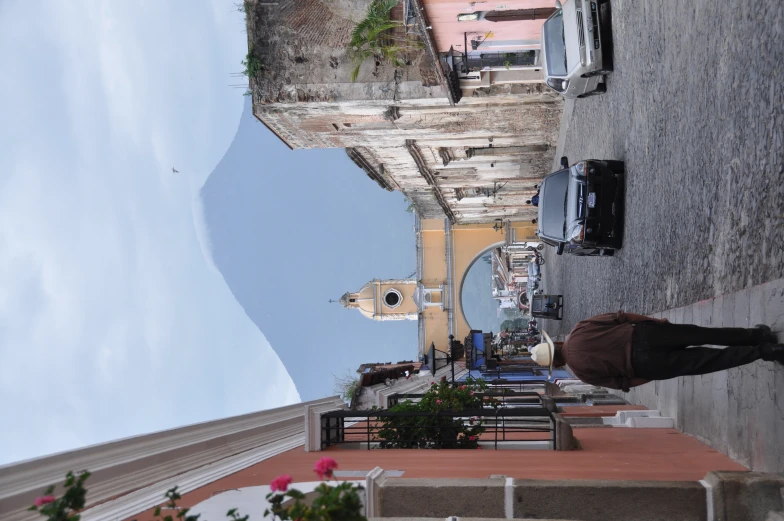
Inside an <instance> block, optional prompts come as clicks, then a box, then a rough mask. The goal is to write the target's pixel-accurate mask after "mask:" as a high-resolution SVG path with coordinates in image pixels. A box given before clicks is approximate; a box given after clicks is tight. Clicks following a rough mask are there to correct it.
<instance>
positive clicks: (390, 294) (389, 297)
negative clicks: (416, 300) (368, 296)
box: [383, 288, 403, 309]
mask: <svg viewBox="0 0 784 521" xmlns="http://www.w3.org/2000/svg"><path fill="white" fill-rule="evenodd" d="M383 299H384V305H385V306H386V307H388V308H389V309H395V308H396V307H398V306H399V305H400V303H401V302H403V295H401V294H400V292H399V291H398V290H396V289H395V288H390V289H388V290H386V291H385V292H384V297H383Z"/></svg>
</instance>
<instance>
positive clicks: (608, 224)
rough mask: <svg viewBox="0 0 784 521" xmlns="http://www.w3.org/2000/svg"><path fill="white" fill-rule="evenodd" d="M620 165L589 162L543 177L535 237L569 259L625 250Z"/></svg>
mask: <svg viewBox="0 0 784 521" xmlns="http://www.w3.org/2000/svg"><path fill="white" fill-rule="evenodd" d="M623 173H624V164H623V161H607V160H604V161H599V160H595V159H589V160H586V161H580V162H579V163H575V164H574V165H572V166H571V167H570V166H569V160H568V159H567V158H566V157H562V158H561V170H558V171H557V172H553V173H552V174H549V175H548V176H547V177H545V178H544V181H542V188H541V194H542V196H541V199H540V202H539V219H538V223H539V238H540V239H541V240H542V241H544V242H545V243H546V244H548V245H550V246H553V247H555V248H557V253H558V255H561V254H562V253H563V252H566V253H569V254H572V255H605V256H609V255H613V254H614V253H615V250H617V249H620V248H621V247H622V246H623V237H622V236H623V192H624V190H623V187H624V183H623Z"/></svg>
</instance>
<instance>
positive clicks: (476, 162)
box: [247, 0, 562, 223]
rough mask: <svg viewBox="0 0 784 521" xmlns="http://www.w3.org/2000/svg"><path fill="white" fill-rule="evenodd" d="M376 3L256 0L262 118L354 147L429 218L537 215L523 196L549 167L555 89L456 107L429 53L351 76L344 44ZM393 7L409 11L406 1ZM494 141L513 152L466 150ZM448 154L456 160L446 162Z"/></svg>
mask: <svg viewBox="0 0 784 521" xmlns="http://www.w3.org/2000/svg"><path fill="white" fill-rule="evenodd" d="M369 3H370V0H282V1H280V2H278V5H276V6H262V5H260V0H250V8H249V13H248V24H247V25H248V42H249V48H250V49H252V52H253V53H254V54H255V56H256V57H257V58H259V59H260V60H261V62H262V63H263V64H264V67H265V68H264V70H263V72H262V73H261V74H260V75H259V76H258V77H256V78H253V79H252V80H251V88H252V93H253V107H254V114H255V115H256V117H258V118H259V119H260V120H261V121H262V122H263V123H264V124H265V125H267V126H268V127H269V128H270V129H271V130H272V131H273V132H275V133H276V134H277V135H278V136H279V137H280V138H281V139H282V140H283V141H285V142H286V143H287V144H289V146H291V147H292V148H335V147H342V148H347V149H349V150H347V152H348V154H349V157H350V158H351V159H352V161H354V162H355V163H356V164H357V165H358V166H359V167H360V168H362V169H363V170H364V171H365V172H366V174H367V175H368V176H369V177H371V178H372V179H374V180H375V181H376V182H377V183H378V184H379V185H380V186H381V187H382V188H384V189H387V190H389V189H393V190H400V191H401V192H403V193H404V194H405V195H406V197H408V199H409V200H410V201H412V202H413V203H414V204H415V206H416V208H417V210H418V212H419V214H420V215H421V216H422V217H424V218H443V217H444V216H445V215H446V216H447V217H449V218H450V219H451V220H453V221H454V222H458V223H473V222H488V221H493V220H496V219H514V220H522V219H528V218H532V217H533V215H534V214H535V212H534V211H533V209H532V207H528V206H526V205H525V200H527V199H530V197H531V196H532V195H533V194H534V192H535V190H534V188H533V186H534V184H536V183H537V182H538V181H539V180H540V179H541V178H542V177H543V176H544V175H546V174H547V173H548V172H549V167H550V164H551V163H552V159H553V153H554V148H555V142H556V140H557V129H558V125H559V122H560V117H561V111H562V102H561V99H560V97H559V96H558V95H557V94H555V93H553V92H552V91H550V90H549V89H547V88H546V87H545V86H544V85H541V84H523V85H499V86H493V87H490V88H488V89H481V90H478V91H475V92H474V95H473V96H471V97H469V98H464V99H463V100H461V102H460V103H459V104H458V105H456V106H450V104H449V101H448V100H447V98H446V93H445V91H444V89H443V88H442V87H441V86H440V85H434V82H435V80H434V78H436V76H437V75H436V73H435V68H434V67H435V66H434V64H432V63H431V62H430V61H429V60H430V59H429V57H428V56H427V55H426V53H425V52H424V51H421V52H420V51H417V52H415V53H412V54H411V55H410V56H409V59H410V65H409V66H407V67H404V68H401V69H397V70H395V69H394V68H393V67H391V66H390V65H389V64H386V63H383V62H382V63H367V64H364V65H363V67H362V69H361V70H360V74H359V77H358V79H357V81H356V82H351V81H350V76H351V71H352V69H353V68H354V64H352V62H351V60H350V59H349V58H348V56H347V54H346V50H345V48H346V44H347V43H348V41H349V39H350V35H351V31H352V30H353V27H354V26H355V24H356V22H357V21H358V20H360V19H362V18H363V17H364V15H365V12H366V10H367V6H368V4H369ZM395 9H396V10H399V11H400V13H398V14H395V13H396V11H395V12H393V14H395V16H402V7H401V5H399V6H398V7H397V8H395ZM370 61H371V62H373V60H370ZM490 146H496V147H501V148H506V151H505V152H504V153H499V154H495V155H492V156H488V155H487V154H486V153H485V155H483V154H482V153H479V154H477V155H476V156H474V157H468V150H469V149H470V148H477V149H484V148H488V147H490ZM514 147H518V148H514ZM519 147H531V148H530V150H529V151H528V152H526V151H525V150H523V149H521V148H519ZM412 151H415V152H412ZM444 154H446V155H447V156H449V157H452V158H453V159H454V161H452V162H451V164H443V157H442V156H443V155H444Z"/></svg>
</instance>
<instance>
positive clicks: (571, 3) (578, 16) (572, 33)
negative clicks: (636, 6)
mask: <svg viewBox="0 0 784 521" xmlns="http://www.w3.org/2000/svg"><path fill="white" fill-rule="evenodd" d="M606 1H607V0H563V2H560V1H559V0H556V3H555V5H556V7H557V8H558V9H557V10H556V11H555V13H553V14H552V16H550V18H548V19H547V21H546V22H545V23H544V25H543V26H542V53H541V56H542V61H543V65H544V67H543V68H542V70H543V71H544V75H545V82H546V83H547V85H548V86H549V87H550V88H552V89H553V90H555V91H557V92H559V93H561V94H562V95H563V96H564V97H565V98H584V97H586V96H592V95H594V94H601V93H603V92H606V90H607V87H606V84H605V82H604V76H605V75H606V74H609V73H610V72H612V63H611V60H612V56H611V53H610V51H609V49H610V45H609V44H610V38H611V37H610V30H609V27H600V26H601V25H602V24H601V23H600V16H599V6H600V5H601V4H604V3H606ZM540 201H541V196H540ZM540 204H541V202H540Z"/></svg>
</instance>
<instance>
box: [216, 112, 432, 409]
mask: <svg viewBox="0 0 784 521" xmlns="http://www.w3.org/2000/svg"><path fill="white" fill-rule="evenodd" d="M201 195H202V199H203V201H204V214H205V217H206V218H205V222H206V225H207V230H208V237H209V239H208V241H205V242H209V243H210V244H211V248H210V251H211V252H212V254H213V261H214V263H215V265H216V266H217V268H218V269H219V270H220V271H221V273H222V274H223V276H224V279H225V280H226V283H227V284H228V286H229V287H230V288H231V291H232V292H233V293H234V295H235V296H236V298H237V301H238V302H239V303H240V304H241V305H242V306H243V308H244V309H245V312H246V313H247V315H248V316H249V317H250V318H251V319H252V320H253V321H254V322H255V323H256V325H257V326H258V327H259V329H260V330H261V331H263V332H264V334H265V335H266V337H267V339H268V340H269V341H270V343H271V344H272V347H273V348H274V349H275V350H276V352H277V353H278V355H279V356H280V357H281V359H282V360H283V362H284V364H285V365H286V368H287V370H288V372H289V374H290V375H291V377H292V378H293V379H294V382H295V383H296V385H297V390H298V391H299V393H300V396H301V397H302V399H303V400H309V399H315V398H320V397H324V396H328V395H333V394H335V393H334V385H333V383H334V377H335V376H338V377H339V376H343V375H346V374H348V373H353V374H354V376H356V372H355V371H356V369H357V367H359V365H360V364H362V363H370V362H397V361H402V360H412V359H414V358H415V357H416V356H417V346H418V344H417V323H416V322H415V321H410V320H405V321H395V322H374V321H372V320H369V319H367V318H365V317H363V316H362V315H361V314H360V313H359V312H358V311H355V310H348V309H344V308H342V307H341V306H340V304H337V303H333V304H330V303H329V300H330V299H331V300H338V299H339V298H340V296H341V295H342V294H343V293H345V292H346V291H358V290H359V289H360V288H361V287H362V286H363V285H364V284H366V283H367V282H369V281H370V280H373V279H375V278H380V279H385V278H387V279H402V278H406V277H408V276H413V274H414V272H415V271H416V248H415V247H416V239H415V235H414V216H413V215H412V214H410V213H407V212H406V207H407V203H406V202H405V200H404V198H403V196H402V194H400V193H399V192H387V191H385V190H383V189H382V188H380V187H379V186H378V184H376V183H375V182H374V181H372V180H370V179H369V178H368V177H367V176H366V175H365V173H364V172H363V171H362V170H360V169H359V168H358V167H357V166H356V165H354V163H353V162H351V161H350V160H349V159H348V156H346V153H345V151H344V150H343V149H328V150H294V151H292V150H289V149H288V147H286V145H284V144H283V142H281V141H280V140H279V139H278V138H277V137H275V135H274V134H272V133H271V132H270V131H268V130H267V129H266V128H265V127H264V126H263V125H262V124H261V123H260V122H259V121H258V120H257V119H256V118H255V117H254V116H253V115H252V113H251V107H250V101H249V100H246V104H245V112H244V113H243V116H242V120H241V122H240V126H239V130H238V132H237V136H236V137H235V139H234V141H233V143H232V145H231V147H230V148H229V150H228V151H227V152H226V155H225V156H224V157H223V159H222V160H221V162H220V163H219V164H218V166H217V167H216V168H215V170H214V171H213V172H212V173H211V174H210V177H209V179H208V180H207V182H206V183H205V185H204V188H203V189H202V191H201Z"/></svg>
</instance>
